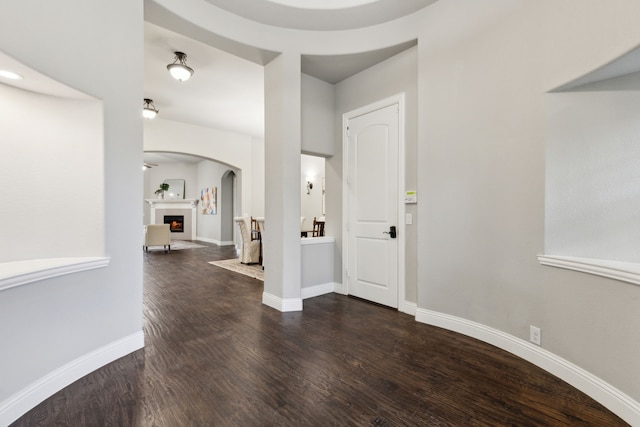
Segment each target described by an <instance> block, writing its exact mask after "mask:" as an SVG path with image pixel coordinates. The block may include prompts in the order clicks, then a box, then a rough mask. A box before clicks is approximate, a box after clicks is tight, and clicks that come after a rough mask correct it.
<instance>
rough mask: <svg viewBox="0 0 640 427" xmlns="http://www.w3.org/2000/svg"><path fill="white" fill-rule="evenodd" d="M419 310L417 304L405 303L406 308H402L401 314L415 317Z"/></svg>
mask: <svg viewBox="0 0 640 427" xmlns="http://www.w3.org/2000/svg"><path fill="white" fill-rule="evenodd" d="M417 309H418V304H416V303H415V302H410V301H405V302H404V307H402V310H401V312H402V313H405V314H408V315H410V316H415V315H416V311H417Z"/></svg>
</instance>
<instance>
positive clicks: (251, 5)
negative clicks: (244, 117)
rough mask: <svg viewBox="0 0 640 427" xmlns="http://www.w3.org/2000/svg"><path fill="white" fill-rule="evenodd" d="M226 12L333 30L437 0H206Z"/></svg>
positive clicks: (403, 13) (368, 23)
mask: <svg viewBox="0 0 640 427" xmlns="http://www.w3.org/2000/svg"><path fill="white" fill-rule="evenodd" d="M206 1H207V2H208V3H210V4H212V5H214V6H217V7H219V8H221V9H224V10H226V11H228V12H231V13H234V14H236V15H239V16H242V17H244V18H247V19H250V20H252V21H256V22H260V23H263V24H266V25H271V26H274V27H281V28H293V29H298V30H312V31H337V30H348V29H355V28H362V27H368V26H371V25H377V24H382V23H384V22H388V21H392V20H394V19H397V18H401V17H403V16H406V15H410V14H412V13H414V12H417V11H418V10H420V9H422V8H424V7H426V6H428V5H430V4H432V3H435V2H436V1H437V0H244V1H238V0H206Z"/></svg>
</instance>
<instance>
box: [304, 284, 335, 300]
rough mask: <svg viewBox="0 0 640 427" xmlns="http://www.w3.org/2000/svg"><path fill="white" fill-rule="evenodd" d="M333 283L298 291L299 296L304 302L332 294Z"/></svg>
mask: <svg viewBox="0 0 640 427" xmlns="http://www.w3.org/2000/svg"><path fill="white" fill-rule="evenodd" d="M333 286H334V284H333V282H331V283H323V284H321V285H315V286H309V287H308V288H302V289H300V295H301V296H302V299H303V300H305V299H307V298H313V297H318V296H320V295H324V294H330V293H332V292H333Z"/></svg>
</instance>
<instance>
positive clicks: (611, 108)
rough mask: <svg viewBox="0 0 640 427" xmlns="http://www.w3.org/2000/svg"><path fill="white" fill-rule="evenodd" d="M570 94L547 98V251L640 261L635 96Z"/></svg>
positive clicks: (638, 98)
mask: <svg viewBox="0 0 640 427" xmlns="http://www.w3.org/2000/svg"><path fill="white" fill-rule="evenodd" d="M637 77H638V76H637V74H636V78H637ZM639 80H640V79H639ZM636 85H637V84H636ZM576 91H577V92H569V93H552V94H549V95H547V113H548V117H549V118H548V123H549V134H548V138H547V150H546V164H545V168H546V174H545V183H546V187H545V211H546V215H545V253H546V254H553V255H563V256H572V257H582V258H595V259H601V260H613V261H626V262H638V261H640V245H638V242H640V227H638V226H637V224H638V213H639V212H640V185H638V183H640V167H638V165H639V164H640V120H638V117H640V92H638V91H633V92H631V91H622V90H617V91H604V90H602V89H601V90H599V91H586V89H585V88H582V89H576Z"/></svg>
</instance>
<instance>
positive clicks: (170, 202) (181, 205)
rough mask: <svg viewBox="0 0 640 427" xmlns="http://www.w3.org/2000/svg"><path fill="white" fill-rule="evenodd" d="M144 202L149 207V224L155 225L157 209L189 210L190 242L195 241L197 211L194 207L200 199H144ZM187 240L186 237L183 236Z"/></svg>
mask: <svg viewBox="0 0 640 427" xmlns="http://www.w3.org/2000/svg"><path fill="white" fill-rule="evenodd" d="M144 201H145V202H147V203H148V204H149V206H150V207H151V215H150V218H149V220H150V221H149V223H150V224H155V223H156V210H157V209H189V210H190V211H191V222H190V225H189V226H190V227H191V236H190V238H191V240H196V236H197V232H196V224H197V221H196V220H197V217H196V214H197V211H196V207H197V206H198V202H199V201H200V199H144ZM185 237H186V238H187V239H188V238H189V237H188V236H185Z"/></svg>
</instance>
